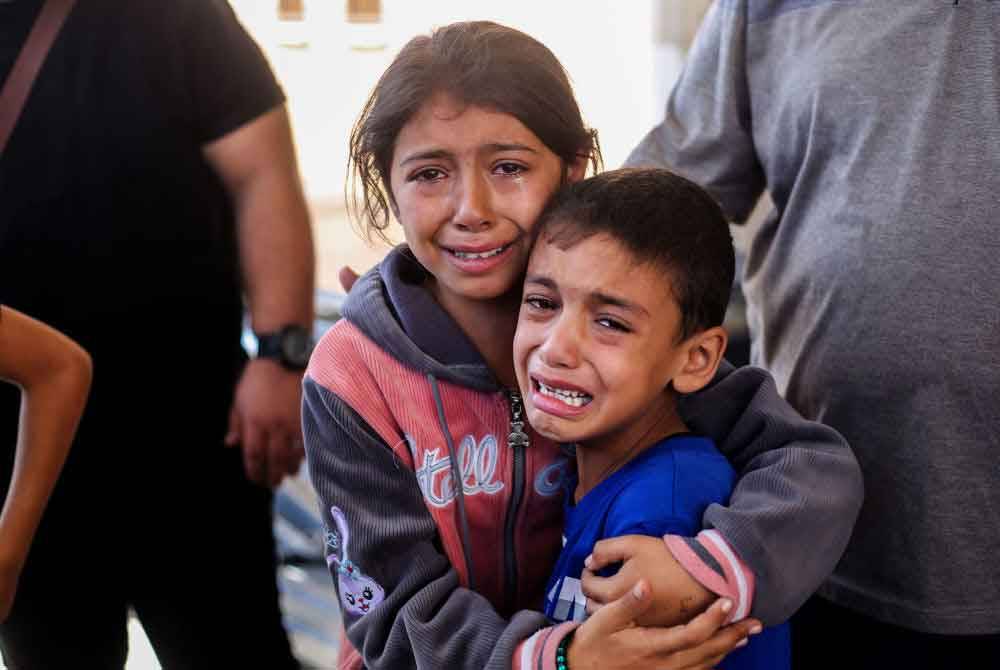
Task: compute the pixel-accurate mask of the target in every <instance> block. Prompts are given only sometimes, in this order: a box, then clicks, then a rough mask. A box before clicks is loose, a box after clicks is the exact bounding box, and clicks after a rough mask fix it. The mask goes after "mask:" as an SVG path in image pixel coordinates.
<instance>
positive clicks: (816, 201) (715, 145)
mask: <svg viewBox="0 0 1000 670" xmlns="http://www.w3.org/2000/svg"><path fill="white" fill-rule="evenodd" d="M627 163H628V164H629V165H650V164H653V165H661V166H667V167H672V168H674V169H676V170H678V171H679V172H681V173H684V174H686V175H687V176H689V177H691V178H692V179H695V180H697V181H699V182H701V183H703V184H704V185H706V186H707V187H708V188H709V190H710V191H711V192H712V193H713V194H714V195H715V196H716V197H717V198H718V199H719V200H720V201H721V202H722V204H723V207H724V208H725V209H726V211H727V212H728V214H729V215H730V216H731V217H732V218H733V219H734V220H735V221H737V222H742V221H744V220H745V219H746V217H747V216H748V214H749V212H750V210H751V208H752V207H753V205H754V203H755V202H756V200H757V198H758V196H759V195H760V194H761V193H762V192H763V190H764V189H766V190H767V191H768V193H769V194H770V196H771V198H772V200H773V202H774V208H773V210H772V211H771V212H770V214H769V215H768V216H767V218H766V220H765V221H764V222H763V224H762V225H761V226H760V228H759V230H758V231H756V232H755V234H754V235H753V236H752V237H751V240H750V243H749V248H748V253H747V257H746V259H745V261H746V262H745V266H744V276H743V288H744V291H745V292H746V294H747V299H748V303H749V319H750V326H751V331H752V334H753V339H754V344H753V352H752V356H753V361H754V363H756V364H758V365H761V366H763V367H765V368H767V369H768V370H770V371H771V372H772V373H773V374H774V376H775V378H776V379H777V381H778V384H779V388H780V390H781V391H782V392H783V393H784V394H785V395H786V397H787V398H788V399H789V400H790V401H791V403H792V404H793V405H794V406H795V407H796V408H798V409H799V410H800V411H801V412H803V413H804V414H805V415H806V416H807V417H809V418H815V419H819V420H821V421H823V422H825V423H828V424H830V425H832V426H833V427H835V428H837V429H838V430H839V431H840V432H842V433H843V434H844V435H845V436H846V437H847V439H848V441H849V442H850V444H851V445H852V447H853V448H854V450H855V453H856V454H857V456H858V460H859V462H860V464H861V467H862V471H863V472H864V477H865V491H866V498H865V502H864V506H863V508H862V511H861V515H860V518H859V520H858V524H857V526H856V528H855V531H854V535H853V538H852V540H851V543H850V545H849V547H848V550H847V552H846V554H845V555H844V557H843V559H842V561H841V562H840V564H839V566H838V568H837V570H836V572H835V573H834V575H833V576H832V577H831V579H830V580H829V581H828V582H827V583H826V584H825V586H824V587H823V588H822V590H821V593H822V594H823V595H825V596H826V597H828V598H830V599H832V600H834V601H836V602H838V603H840V604H841V605H844V606H847V607H850V608H852V609H855V610H858V611H861V612H863V613H865V614H868V615H870V616H873V617H875V618H877V619H880V620H883V621H888V622H891V623H895V624H899V625H902V626H907V627H911V628H915V629H918V630H923V631H930V632H937V633H951V634H978V633H996V632H1000V568H998V567H997V563H996V561H995V560H994V557H995V556H996V555H997V554H1000V539H998V538H997V529H1000V436H998V435H1000V262H998V258H1000V240H998V234H997V224H998V223H1000V2H990V1H982V2H961V3H959V4H957V5H955V4H953V3H951V2H943V1H941V0H915V1H913V2H880V1H875V0H871V1H857V2H834V1H832V0H814V1H805V0H794V1H793V0H788V1H786V2H777V1H773V2H747V1H736V0H722V1H721V2H718V3H717V4H716V5H715V6H714V7H713V9H712V10H711V11H710V13H709V15H708V17H707V18H706V21H705V25H704V26H703V28H702V30H701V32H700V34H699V36H698V38H697V40H696V42H695V44H694V46H693V48H692V52H691V54H690V60H689V62H688V64H687V67H686V69H685V71H684V73H683V75H682V77H681V79H680V81H679V82H678V84H677V87H676V88H675V90H674V92H673V94H672V96H671V98H670V101H669V102H668V105H667V110H666V116H665V120H664V121H663V122H662V123H661V124H660V125H659V126H658V127H656V128H655V129H653V130H652V131H651V132H650V133H649V134H648V135H647V136H646V138H645V139H643V141H642V142H641V144H640V145H639V146H638V147H637V148H636V149H635V150H634V152H633V153H632V155H631V156H630V157H629V159H628V161H627ZM803 551H808V538H803Z"/></svg>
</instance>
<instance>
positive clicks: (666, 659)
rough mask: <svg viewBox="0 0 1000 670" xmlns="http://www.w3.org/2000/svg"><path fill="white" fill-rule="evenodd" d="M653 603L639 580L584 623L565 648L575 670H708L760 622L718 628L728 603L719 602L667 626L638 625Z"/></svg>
mask: <svg viewBox="0 0 1000 670" xmlns="http://www.w3.org/2000/svg"><path fill="white" fill-rule="evenodd" d="M651 605H652V599H651V598H650V592H649V587H648V585H647V584H646V582H645V580H641V581H639V582H638V583H637V584H636V585H635V586H634V587H633V588H632V589H630V590H629V591H628V592H627V593H626V594H625V595H623V596H622V597H621V598H619V599H617V600H615V601H614V602H612V603H609V604H608V605H607V606H605V607H603V608H601V609H600V611H598V612H597V613H596V614H594V615H593V616H591V617H590V618H589V619H587V620H586V621H585V622H584V623H583V624H582V625H581V626H580V627H579V628H577V630H576V633H575V634H574V636H573V640H572V641H571V642H570V645H569V649H568V650H567V660H568V661H569V663H568V665H569V667H571V668H574V670H597V669H598V668H600V669H601V670H614V669H616V668H657V669H658V670H708V669H709V668H713V667H715V666H716V665H717V664H718V663H719V662H720V661H722V659H723V658H725V656H726V654H728V653H729V652H731V651H732V650H733V649H735V648H736V647H738V646H742V645H743V644H745V643H746V639H747V637H748V636H749V635H751V634H752V633H751V631H752V630H756V631H757V632H759V623H758V622H756V621H752V620H744V621H741V622H739V623H736V624H733V625H731V626H727V627H725V628H721V626H722V624H723V622H725V620H726V617H727V616H728V613H729V611H730V610H731V609H732V606H733V604H732V602H731V601H730V600H728V599H720V600H718V601H717V602H715V603H714V604H713V605H712V606H711V607H709V608H708V610H706V611H705V612H703V613H702V614H700V615H698V616H697V617H695V618H694V619H692V620H691V621H690V622H688V623H686V624H682V625H679V626H672V627H669V628H659V627H643V626H636V625H635V621H636V619H638V618H639V617H641V616H642V615H643V613H645V612H646V611H648V610H649V608H650V606H651Z"/></svg>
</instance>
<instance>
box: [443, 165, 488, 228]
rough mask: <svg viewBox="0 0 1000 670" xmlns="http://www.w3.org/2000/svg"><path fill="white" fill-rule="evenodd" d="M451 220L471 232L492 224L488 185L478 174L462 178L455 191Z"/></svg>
mask: <svg viewBox="0 0 1000 670" xmlns="http://www.w3.org/2000/svg"><path fill="white" fill-rule="evenodd" d="M453 221H454V223H455V225H457V226H458V227H459V228H461V229H462V230H466V231H469V232H473V233H475V232H480V231H482V230H484V229H485V228H488V227H489V226H490V225H492V224H493V213H492V210H491V207H490V193H489V186H488V185H487V184H485V183H483V179H482V178H480V177H479V176H476V175H470V176H468V177H466V178H465V179H463V180H462V182H461V187H460V190H459V192H458V193H456V202H455V214H454V217H453Z"/></svg>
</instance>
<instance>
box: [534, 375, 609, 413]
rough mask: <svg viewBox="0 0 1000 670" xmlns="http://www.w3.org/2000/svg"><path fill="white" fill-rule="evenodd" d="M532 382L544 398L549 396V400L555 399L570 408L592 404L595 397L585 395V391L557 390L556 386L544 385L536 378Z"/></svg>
mask: <svg viewBox="0 0 1000 670" xmlns="http://www.w3.org/2000/svg"><path fill="white" fill-rule="evenodd" d="M531 381H532V383H533V384H534V385H535V389H536V390H537V391H538V392H539V393H541V394H542V395H544V396H548V397H549V398H555V399H556V400H558V401H559V402H562V403H565V404H567V405H569V406H570V407H583V406H584V405H588V404H590V401H591V400H593V399H594V396H592V395H590V394H588V393H584V392H583V391H573V390H570V389H561V388H556V387H554V386H549V385H548V384H544V383H543V382H541V381H539V380H537V379H535V378H534V377H532V378H531Z"/></svg>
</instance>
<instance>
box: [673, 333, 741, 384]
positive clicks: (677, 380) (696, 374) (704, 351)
mask: <svg viewBox="0 0 1000 670" xmlns="http://www.w3.org/2000/svg"><path fill="white" fill-rule="evenodd" d="M728 341H729V336H728V335H727V334H726V330H725V328H723V327H722V326H715V327H714V328H709V329H708V330H703V331H701V332H700V333H696V334H694V335H692V336H691V337H690V338H688V339H687V341H686V342H684V344H683V345H682V346H683V347H684V364H683V366H682V367H681V370H680V372H678V373H677V374H676V375H674V378H673V385H674V389H675V390H676V391H677V392H678V393H694V392H695V391H698V390H700V389H702V388H704V387H705V386H706V385H707V384H708V383H709V382H710V381H712V378H713V377H714V376H715V371H716V370H718V369H719V363H721V362H722V355H723V354H724V353H725V352H726V344H727V343H728Z"/></svg>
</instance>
